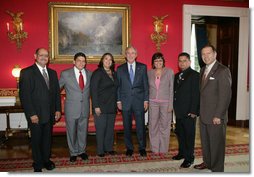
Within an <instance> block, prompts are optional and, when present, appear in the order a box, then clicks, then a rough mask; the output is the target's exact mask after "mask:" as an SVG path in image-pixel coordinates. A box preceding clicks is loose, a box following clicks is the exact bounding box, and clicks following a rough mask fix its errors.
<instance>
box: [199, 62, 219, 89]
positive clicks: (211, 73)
mask: <svg viewBox="0 0 254 177" xmlns="http://www.w3.org/2000/svg"><path fill="white" fill-rule="evenodd" d="M218 65H219V64H218V62H217V61H216V62H215V64H214V65H213V67H212V69H211V71H210V72H209V73H208V75H207V76H206V79H205V81H204V83H203V84H202V87H201V89H204V88H205V86H206V85H207V83H208V82H209V78H210V77H211V76H213V75H214V73H215V72H216V70H217V68H218ZM204 72H205V69H203V70H202V77H201V83H202V78H203V74H204Z"/></svg>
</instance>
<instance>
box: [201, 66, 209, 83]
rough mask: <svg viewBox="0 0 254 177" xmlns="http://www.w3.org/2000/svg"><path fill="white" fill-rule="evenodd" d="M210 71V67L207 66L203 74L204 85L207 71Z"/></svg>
mask: <svg viewBox="0 0 254 177" xmlns="http://www.w3.org/2000/svg"><path fill="white" fill-rule="evenodd" d="M207 72H208V69H207V67H206V68H205V72H204V74H203V77H202V84H203V85H204V83H205V80H206V76H207V74H208V73H207Z"/></svg>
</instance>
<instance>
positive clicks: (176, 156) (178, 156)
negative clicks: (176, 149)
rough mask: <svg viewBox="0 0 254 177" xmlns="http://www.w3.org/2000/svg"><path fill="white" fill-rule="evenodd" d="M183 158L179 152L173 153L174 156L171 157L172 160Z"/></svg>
mask: <svg viewBox="0 0 254 177" xmlns="http://www.w3.org/2000/svg"><path fill="white" fill-rule="evenodd" d="M183 158H184V157H183V156H182V155H180V154H177V155H175V156H173V157H172V159H173V160H181V159H183Z"/></svg>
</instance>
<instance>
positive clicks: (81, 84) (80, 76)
mask: <svg viewBox="0 0 254 177" xmlns="http://www.w3.org/2000/svg"><path fill="white" fill-rule="evenodd" d="M79 87H80V89H81V90H83V89H84V87H85V85H84V78H83V75H82V72H81V71H79Z"/></svg>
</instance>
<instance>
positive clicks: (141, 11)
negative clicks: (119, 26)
mask: <svg viewBox="0 0 254 177" xmlns="http://www.w3.org/2000/svg"><path fill="white" fill-rule="evenodd" d="M48 2H50V1H48V0H1V1H0V62H1V67H0V68H1V69H0V88H12V87H15V86H16V81H15V79H14V78H13V76H12V75H11V70H12V68H13V66H14V65H15V64H19V65H20V66H21V67H22V68H24V67H27V66H29V65H31V64H32V63H33V62H34V58H33V54H34V51H35V49H36V48H38V47H48V22H49V21H48V16H49V15H48V14H49V12H48ZM61 2H85V3H116V4H130V5H131V44H132V45H133V46H134V47H136V48H137V49H138V61H140V62H143V63H145V64H147V65H148V67H149V68H150V63H151V56H152V54H153V53H154V52H155V51H156V48H155V45H154V44H153V43H152V41H151V39H150V34H151V33H152V31H153V26H152V23H153V18H152V16H163V15H166V14H168V17H167V18H166V19H165V20H164V22H165V24H168V25H169V31H168V41H167V43H166V44H164V45H163V46H162V49H161V50H162V53H164V55H165V59H166V66H168V67H171V68H172V69H173V70H174V71H175V72H177V55H178V53H180V52H182V9H183V4H192V5H215V6H231V7H247V8H248V7H249V2H248V1H247V2H229V1H222V0H206V1H204V0H138V1H137V0H93V1H84V0H83V1H82V0H79V1H78V0H76V1H70V0H69V1H67V0H62V1H61ZM6 10H10V11H12V12H20V11H22V12H24V15H23V16H22V18H23V21H24V29H25V31H26V32H28V38H27V39H26V40H25V41H24V43H23V45H22V49H21V50H20V51H18V50H17V48H16V45H15V43H11V42H10V41H9V40H8V38H7V34H6V32H7V29H6V23H7V22H10V20H11V17H10V16H9V15H8V14H7V13H6V12H5V11H6ZM71 66H72V65H71V64H50V67H51V68H53V69H55V70H56V71H57V72H58V74H60V72H61V71H62V70H63V69H65V68H68V67H71ZM96 67H97V65H95V64H88V66H87V68H88V69H91V70H94V69H95V68H96Z"/></svg>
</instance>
